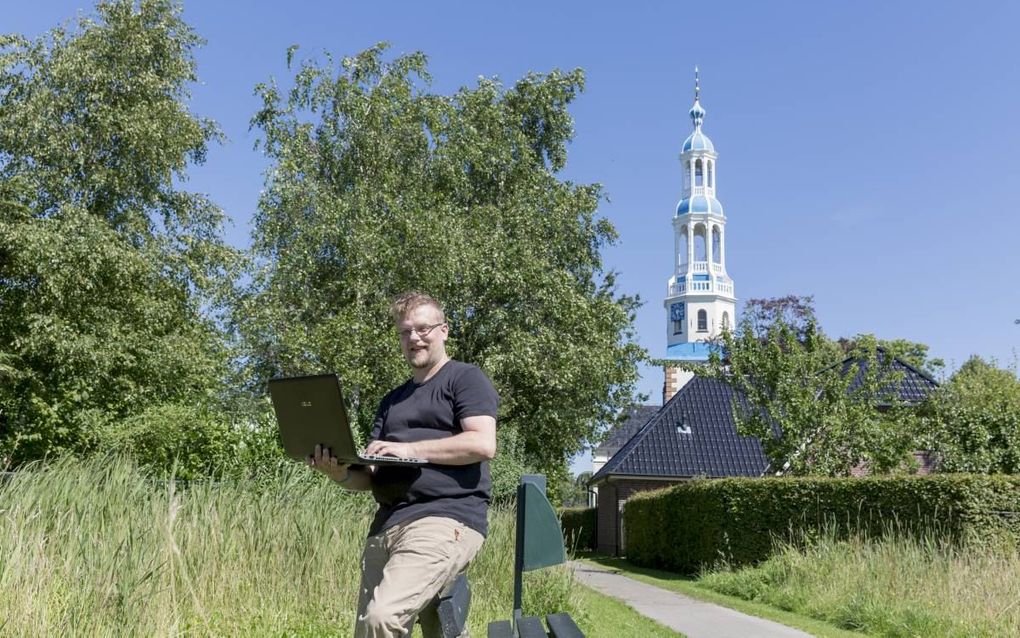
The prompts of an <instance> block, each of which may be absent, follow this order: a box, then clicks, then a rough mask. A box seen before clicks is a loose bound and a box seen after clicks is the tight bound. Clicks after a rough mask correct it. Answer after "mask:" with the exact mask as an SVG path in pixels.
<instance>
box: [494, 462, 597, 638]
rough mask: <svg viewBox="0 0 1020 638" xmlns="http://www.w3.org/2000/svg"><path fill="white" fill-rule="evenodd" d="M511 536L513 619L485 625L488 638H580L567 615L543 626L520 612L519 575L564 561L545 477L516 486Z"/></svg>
mask: <svg viewBox="0 0 1020 638" xmlns="http://www.w3.org/2000/svg"><path fill="white" fill-rule="evenodd" d="M515 534H516V536H515V552H514V609H513V618H512V619H511V620H499V621H496V622H491V623H489V627H488V638H584V634H583V633H581V630H580V629H579V628H578V627H577V624H576V623H575V622H574V619H573V618H571V617H570V615H569V614H566V613H558V614H549V615H548V616H546V617H545V625H543V624H542V619H541V618H539V617H538V616H524V615H523V614H522V612H521V599H522V593H523V592H522V586H523V579H522V574H523V573H524V572H526V571H532V570H535V569H541V568H543V567H550V566H552V565H559V564H561V563H563V562H565V561H566V559H567V553H566V550H565V549H564V547H563V531H562V530H561V529H560V521H559V518H558V517H557V516H556V511H555V510H553V508H552V505H550V503H549V499H547V498H546V496H545V477H544V476H542V475H540V474H532V475H524V476H522V477H521V483H520V485H518V486H517V527H516V530H515ZM546 626H547V627H548V631H546Z"/></svg>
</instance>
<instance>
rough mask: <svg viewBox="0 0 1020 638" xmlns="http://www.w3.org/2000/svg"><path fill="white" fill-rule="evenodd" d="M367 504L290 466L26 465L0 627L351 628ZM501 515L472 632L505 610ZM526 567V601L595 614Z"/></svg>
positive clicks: (2, 497) (0, 497)
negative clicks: (169, 475) (187, 470)
mask: <svg viewBox="0 0 1020 638" xmlns="http://www.w3.org/2000/svg"><path fill="white" fill-rule="evenodd" d="M373 510H374V506H373V503H372V502H371V499H370V498H369V497H368V496H367V495H365V494H351V493H347V492H344V491H343V490H341V489H339V488H338V487H337V486H336V485H333V484H331V483H329V482H328V481H327V480H325V479H323V478H322V477H319V476H317V475H313V474H312V473H311V472H310V471H308V470H307V469H306V468H303V467H301V466H299V465H297V464H293V465H291V466H289V467H285V468H281V469H280V470H279V472H277V473H276V474H274V475H272V476H269V477H268V478H267V477H262V478H261V479H259V480H252V481H224V482H219V483H191V484H187V485H181V484H179V483H175V482H173V481H167V482H153V481H151V480H148V479H147V478H146V476H145V475H144V474H143V473H142V472H141V471H140V470H139V469H138V468H137V467H136V466H135V465H133V464H132V463H131V462H129V461H126V460H123V459H97V460H90V461H83V462H74V461H62V462H59V463H55V464H53V465H50V466H37V467H34V468H29V469H27V470H24V471H21V472H18V473H17V474H16V475H15V476H14V477H13V478H11V479H10V480H9V481H8V482H7V483H6V484H0V635H3V636H8V635H13V636H48V635H88V636H94V635H98V636H107V635H146V636H168V635H181V634H187V635H198V636H213V635H215V636H221V635H240V634H246V635H273V636H281V635H307V636H330V635H331V636H347V635H350V633H351V628H352V627H353V623H354V613H355V610H354V605H355V601H356V599H357V596H356V589H357V585H358V576H359V574H358V559H359V556H360V552H361V547H362V544H363V541H364V538H365V534H366V532H367V529H368V524H369V521H370V520H371V515H372V512H373ZM513 526H514V517H513V515H512V512H509V511H506V510H498V511H492V512H490V535H489V538H488V540H487V541H486V543H485V545H484V547H483V550H482V552H481V553H480V554H479V556H478V558H476V560H475V562H474V563H473V564H472V566H471V569H470V572H469V577H470V579H471V583H472V592H473V602H472V611H471V622H470V625H471V630H472V633H473V634H475V635H484V634H485V626H486V624H487V623H488V622H489V621H490V620H497V619H502V618H509V616H510V606H511V601H512V594H513V588H512V573H513V546H514V545H513ZM527 576H528V578H527V581H526V584H525V594H526V598H525V607H526V611H530V612H531V613H551V612H554V611H568V612H570V613H572V614H574V615H575V617H578V618H579V619H580V620H581V623H582V625H590V624H591V623H592V619H591V618H588V617H587V615H586V612H585V610H584V609H581V608H580V607H579V602H578V601H579V598H580V597H579V594H578V592H577V591H575V585H574V582H573V579H572V577H571V575H570V574H569V572H568V571H567V570H565V569H563V568H559V569H550V570H543V571H542V572H537V573H535V574H528V575H527Z"/></svg>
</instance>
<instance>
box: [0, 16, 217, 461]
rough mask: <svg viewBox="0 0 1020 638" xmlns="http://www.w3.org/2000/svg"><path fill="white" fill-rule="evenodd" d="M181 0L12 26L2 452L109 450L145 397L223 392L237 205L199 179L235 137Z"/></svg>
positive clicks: (4, 129)
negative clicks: (198, 170) (190, 186)
mask: <svg viewBox="0 0 1020 638" xmlns="http://www.w3.org/2000/svg"><path fill="white" fill-rule="evenodd" d="M180 12H181V9H180V7H179V6H178V5H177V4H176V3H175V2H172V1H171V0H142V1H141V2H138V3H135V2H132V1H131V0H116V1H110V2H101V3H100V4H99V5H98V7H97V9H96V14H97V17H96V18H95V19H88V18H84V19H81V20H80V21H79V22H78V23H77V25H76V28H70V29H69V28H57V29H54V30H53V31H51V32H50V34H49V35H48V36H45V37H42V38H39V39H38V40H35V41H28V40H26V39H24V38H22V37H19V36H3V37H2V38H0V206H2V210H0V361H2V367H0V374H2V375H3V377H4V380H5V383H3V384H2V385H0V457H5V456H6V457H9V458H10V459H12V460H13V461H14V462H15V463H18V462H23V461H26V460H30V459H34V458H39V457H41V456H43V455H46V454H52V453H60V452H65V451H72V452H74V451H77V452H82V451H88V450H90V449H93V448H95V447H96V446H97V445H98V444H99V441H100V439H101V438H102V437H103V433H104V432H107V431H108V430H109V428H114V427H116V424H117V423H118V422H119V420H120V419H122V418H124V417H127V416H130V415H133V414H137V413H139V412H140V411H141V410H143V409H144V408H153V407H154V406H158V405H160V404H173V403H175V402H186V403H188V404H194V403H196V402H203V401H210V400H212V399H214V398H215V396H216V393H217V392H218V389H219V384H220V382H221V381H222V378H223V375H224V373H225V369H226V358H225V355H224V348H223V343H222V338H221V334H220V331H219V330H218V329H217V326H216V321H215V319H216V317H215V311H216V308H217V305H216V301H217V298H218V297H217V294H218V292H219V291H220V290H221V288H220V287H221V286H222V284H223V282H224V280H225V271H226V269H227V268H228V267H229V265H230V264H231V263H232V261H233V259H234V255H233V251H232V250H230V249H229V248H227V247H226V246H225V245H224V243H223V242H222V240H221V238H220V228H221V220H222V213H221V212H220V210H219V209H218V208H217V207H216V206H215V205H213V204H212V203H211V202H210V201H208V200H207V199H206V198H205V197H203V196H200V195H195V194H192V193H188V192H186V191H184V190H181V189H180V188H179V187H177V186H176V184H175V181H183V180H184V179H186V177H187V174H186V169H187V167H188V166H189V164H191V163H197V162H201V161H203V160H204V158H205V154H206V149H207V146H208V144H209V143H210V142H213V141H215V140H217V139H218V137H219V133H218V132H217V129H216V127H215V124H214V123H213V122H211V121H209V120H206V119H201V118H198V117H195V116H194V115H192V114H191V113H190V112H189V111H188V109H187V106H186V101H187V99H188V97H189V96H188V91H187V86H188V85H189V83H191V82H193V81H195V62H194V59H193V56H192V53H193V50H194V49H195V47H196V46H198V44H199V42H200V41H199V38H198V37H197V36H196V35H195V33H194V32H193V31H192V30H191V28H190V27H188V26H187V25H186V24H185V23H184V22H182V21H181V18H180Z"/></svg>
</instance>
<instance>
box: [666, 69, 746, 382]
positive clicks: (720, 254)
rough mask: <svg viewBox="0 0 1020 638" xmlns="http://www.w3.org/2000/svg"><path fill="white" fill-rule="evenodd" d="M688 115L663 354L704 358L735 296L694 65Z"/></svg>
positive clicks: (726, 323)
mask: <svg viewBox="0 0 1020 638" xmlns="http://www.w3.org/2000/svg"><path fill="white" fill-rule="evenodd" d="M689 114H690V117H691V122H692V123H693V125H694V131H693V132H692V133H691V134H690V136H689V137H688V138H687V139H686V140H684V143H683V146H682V148H681V151H680V166H681V167H682V172H683V179H682V195H681V198H680V202H679V203H678V204H677V207H676V214H675V215H674V216H673V234H674V239H675V241H674V260H673V274H672V276H671V277H670V278H669V283H668V287H667V290H666V299H665V301H664V306H665V308H666V344H667V346H666V357H665V358H666V359H671V360H675V361H705V360H707V359H708V353H709V344H708V341H710V340H712V339H714V338H715V337H718V336H719V334H720V333H721V332H722V330H723V329H732V327H733V325H734V319H735V316H734V315H735V312H736V297H734V295H733V280H732V279H730V277H729V275H727V273H726V216H725V214H724V213H723V207H722V204H721V203H720V202H719V200H718V199H716V159H717V158H718V154H717V153H716V152H715V145H714V144H712V140H710V139H709V138H708V136H707V135H705V133H704V131H702V125H703V124H704V121H705V109H704V107H702V106H701V80H700V77H699V74H698V69H697V67H695V69H694V105H693V106H692V107H691V110H690V111H689ZM674 372H678V371H676V370H674ZM670 385H671V384H670V369H669V368H667V370H666V387H667V394H668V395H669V396H672V392H669V388H670ZM674 385H675V384H674ZM680 385H682V383H681V384H680ZM675 389H679V386H677V387H676V388H675ZM675 389H674V391H675ZM666 398H667V399H668V396H667V397H666Z"/></svg>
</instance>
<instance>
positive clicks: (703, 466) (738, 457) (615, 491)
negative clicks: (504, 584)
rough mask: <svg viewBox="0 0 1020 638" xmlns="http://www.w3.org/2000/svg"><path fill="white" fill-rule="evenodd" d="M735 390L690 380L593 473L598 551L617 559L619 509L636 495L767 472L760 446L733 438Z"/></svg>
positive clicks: (620, 536)
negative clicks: (699, 480) (702, 479)
mask: <svg viewBox="0 0 1020 638" xmlns="http://www.w3.org/2000/svg"><path fill="white" fill-rule="evenodd" d="M733 396H734V393H733V390H732V389H731V388H730V386H729V385H728V384H726V383H724V382H722V381H718V380H715V379H709V378H706V377H694V378H693V379H691V380H690V381H689V382H687V383H686V384H685V385H684V387H683V388H681V389H680V391H679V392H677V393H676V394H674V395H673V397H672V398H671V399H670V400H669V401H668V402H667V403H666V405H664V406H662V408H661V409H660V410H659V411H658V412H656V413H655V415H654V416H652V417H651V418H650V419H649V420H648V421H647V422H645V424H644V425H643V426H641V428H640V429H639V430H638V431H637V432H635V434H634V435H633V436H632V437H631V438H630V440H628V441H627V443H626V444H625V445H624V446H623V447H622V448H620V450H619V451H618V452H617V453H616V454H614V455H613V456H612V457H611V458H610V459H609V460H608V462H606V464H605V465H604V466H602V468H601V469H599V470H598V471H596V472H595V474H594V475H593V476H592V478H591V482H590V485H592V486H593V487H595V488H597V489H598V504H597V508H598V516H597V521H598V522H597V532H596V547H597V550H598V551H599V552H601V553H606V554H614V555H616V554H621V553H622V551H623V548H624V537H625V530H623V528H622V516H621V514H622V511H623V504H624V503H625V502H626V501H627V499H628V498H630V497H631V496H632V495H633V494H634V493H636V492H640V491H644V490H653V489H659V488H662V487H666V486H668V485H672V484H675V483H679V482H681V481H685V480H690V479H692V478H696V477H708V478H718V477H724V476H762V475H763V474H764V473H765V472H766V471H767V470H768V467H769V463H768V459H766V458H765V453H764V451H763V450H762V446H761V443H760V442H759V441H758V439H757V438H755V437H750V436H740V435H739V434H737V424H736V421H735V420H734V418H733Z"/></svg>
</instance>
